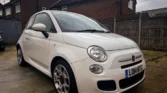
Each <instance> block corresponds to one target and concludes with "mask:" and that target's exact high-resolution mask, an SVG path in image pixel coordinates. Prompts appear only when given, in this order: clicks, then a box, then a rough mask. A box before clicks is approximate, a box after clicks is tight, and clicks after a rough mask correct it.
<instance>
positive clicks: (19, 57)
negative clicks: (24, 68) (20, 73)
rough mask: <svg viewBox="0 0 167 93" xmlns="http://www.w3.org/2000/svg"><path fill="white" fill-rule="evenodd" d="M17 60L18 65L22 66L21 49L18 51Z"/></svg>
mask: <svg viewBox="0 0 167 93" xmlns="http://www.w3.org/2000/svg"><path fill="white" fill-rule="evenodd" d="M17 59H18V63H19V64H21V63H22V61H23V60H22V52H21V50H20V49H18V51H17Z"/></svg>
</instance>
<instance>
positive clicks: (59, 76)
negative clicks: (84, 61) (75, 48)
mask: <svg viewBox="0 0 167 93" xmlns="http://www.w3.org/2000/svg"><path fill="white" fill-rule="evenodd" d="M52 77H53V83H54V86H55V89H56V93H78V90H77V86H76V81H75V77H74V74H73V71H72V69H71V67H70V66H69V65H68V64H67V63H66V61H64V60H58V61H57V62H56V64H54V66H53V71H52Z"/></svg>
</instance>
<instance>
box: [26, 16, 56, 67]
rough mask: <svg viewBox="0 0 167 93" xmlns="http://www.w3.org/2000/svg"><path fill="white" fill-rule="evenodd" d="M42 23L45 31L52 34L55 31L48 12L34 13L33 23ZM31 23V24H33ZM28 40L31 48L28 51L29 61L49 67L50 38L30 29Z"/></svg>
mask: <svg viewBox="0 0 167 93" xmlns="http://www.w3.org/2000/svg"><path fill="white" fill-rule="evenodd" d="M39 23H41V24H44V25H45V26H46V32H47V33H48V34H52V33H53V32H56V31H55V28H54V25H53V22H52V20H51V18H50V17H49V15H48V14H46V13H40V14H38V15H36V18H35V20H34V24H39ZM34 24H33V25H34ZM29 41H30V42H31V47H30V48H31V50H30V51H29V56H30V61H31V62H33V63H35V64H36V65H38V66H40V67H43V68H45V69H48V68H49V65H48V64H47V63H48V58H49V43H50V40H49V39H48V38H46V37H45V36H44V34H43V33H42V32H41V31H35V30H31V31H30V37H29Z"/></svg>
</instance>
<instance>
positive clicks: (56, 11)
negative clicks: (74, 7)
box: [36, 10, 81, 15]
mask: <svg viewBox="0 0 167 93" xmlns="http://www.w3.org/2000/svg"><path fill="white" fill-rule="evenodd" d="M53 12H54V13H59V14H60V13H63V14H64V13H68V14H69V13H70V14H78V13H74V12H69V11H60V10H43V11H40V12H38V13H36V14H39V13H53ZM80 15H81V14H80Z"/></svg>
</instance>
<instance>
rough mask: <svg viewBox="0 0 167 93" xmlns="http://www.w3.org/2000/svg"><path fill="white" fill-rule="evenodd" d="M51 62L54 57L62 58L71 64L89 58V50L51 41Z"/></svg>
mask: <svg viewBox="0 0 167 93" xmlns="http://www.w3.org/2000/svg"><path fill="white" fill-rule="evenodd" d="M50 50H51V51H50V62H51V61H52V59H53V58H54V57H62V58H64V59H65V60H66V61H68V63H69V64H72V63H74V62H78V61H79V60H83V59H86V58H88V57H89V56H88V54H87V49H85V48H80V47H76V46H73V45H69V44H66V43H62V42H55V41H50Z"/></svg>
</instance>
